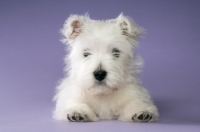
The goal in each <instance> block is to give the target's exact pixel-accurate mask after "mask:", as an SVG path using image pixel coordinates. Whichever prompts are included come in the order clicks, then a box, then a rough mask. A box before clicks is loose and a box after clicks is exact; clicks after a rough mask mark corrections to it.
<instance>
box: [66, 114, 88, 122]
mask: <svg viewBox="0 0 200 132" xmlns="http://www.w3.org/2000/svg"><path fill="white" fill-rule="evenodd" d="M67 119H68V120H69V121H71V122H86V121H89V119H88V117H87V115H84V114H80V113H73V114H67Z"/></svg>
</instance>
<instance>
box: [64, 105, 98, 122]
mask: <svg viewBox="0 0 200 132" xmlns="http://www.w3.org/2000/svg"><path fill="white" fill-rule="evenodd" d="M66 117H67V120H68V121H71V122H87V121H97V120H98V118H97V116H96V115H95V114H94V112H93V111H92V109H91V108H90V107H89V106H87V105H85V104H79V105H76V106H73V107H71V108H69V109H68V110H67V111H66Z"/></svg>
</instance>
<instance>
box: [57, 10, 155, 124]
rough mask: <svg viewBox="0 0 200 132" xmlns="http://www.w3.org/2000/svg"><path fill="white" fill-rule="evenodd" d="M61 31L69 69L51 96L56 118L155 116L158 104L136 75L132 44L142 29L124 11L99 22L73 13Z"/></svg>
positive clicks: (140, 119)
mask: <svg viewBox="0 0 200 132" xmlns="http://www.w3.org/2000/svg"><path fill="white" fill-rule="evenodd" d="M61 31H62V34H63V35H64V38H63V40H62V41H63V43H64V44H66V45H67V50H68V55H67V56H66V59H65V63H66V68H65V72H66V73H67V74H66V77H65V78H64V79H63V80H61V82H60V85H59V86H58V87H57V93H56V95H55V97H54V100H55V101H56V108H55V111H54V118H55V119H58V120H65V121H72V122H85V121H98V120H99V119H118V120H122V121H134V122H151V121H156V120H157V119H158V111H157V108H156V106H155V105H154V104H153V102H152V101H151V99H150V96H149V94H148V92H147V91H146V90H145V89H144V88H143V86H142V85H141V83H140V81H139V80H138V79H137V77H136V75H137V74H138V67H139V65H140V64H141V62H142V61H141V59H138V56H137V55H136V53H135V51H134V48H135V46H136V45H137V39H138V37H139V35H140V34H141V33H142V31H143V30H142V28H140V27H139V26H137V25H136V24H135V23H134V22H133V21H132V20H131V19H130V18H128V17H126V16H124V15H123V14H120V15H119V16H118V17H117V18H116V19H110V20H102V21H101V20H91V19H90V18H89V16H88V15H84V16H79V15H71V16H70V17H69V18H68V19H67V20H66V22H65V24H64V27H63V29H62V30H61Z"/></svg>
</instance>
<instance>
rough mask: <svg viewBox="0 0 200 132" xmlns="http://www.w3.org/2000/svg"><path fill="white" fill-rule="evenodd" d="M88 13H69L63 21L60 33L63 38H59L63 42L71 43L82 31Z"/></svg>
mask: <svg viewBox="0 0 200 132" xmlns="http://www.w3.org/2000/svg"><path fill="white" fill-rule="evenodd" d="M86 19H89V17H88V15H87V14H86V15H85V16H78V15H71V16H70V17H69V18H68V19H67V20H66V21H65V23H64V26H63V29H61V33H62V34H63V36H64V38H63V39H62V40H61V41H62V42H63V43H69V44H71V43H73V41H74V40H76V38H77V37H78V36H79V35H80V34H81V33H82V31H83V28H84V24H85V22H86Z"/></svg>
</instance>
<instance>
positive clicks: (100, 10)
mask: <svg viewBox="0 0 200 132" xmlns="http://www.w3.org/2000/svg"><path fill="white" fill-rule="evenodd" d="M85 12H89V14H90V17H91V18H93V19H109V18H114V17H116V16H117V15H118V14H119V13H120V12H124V14H125V15H128V16H130V17H132V18H133V19H134V20H135V21H136V23H138V24H139V25H140V26H142V27H144V28H145V29H146V31H147V33H146V34H145V38H144V39H141V40H140V43H141V45H140V46H139V48H138V52H139V54H140V55H141V56H142V57H143V58H144V60H145V63H146V64H145V67H144V70H143V74H142V81H143V83H144V86H145V87H146V88H147V89H148V91H149V92H150V94H151V96H152V98H153V100H154V101H155V103H156V105H157V106H158V108H159V111H160V120H159V121H158V122H154V123H130V122H121V121H108V120H102V121H99V122H90V123H68V122H61V121H56V120H54V119H52V118H51V116H52V111H53V108H54V104H53V103H52V101H51V100H52V97H53V95H54V92H55V86H56V85H57V82H58V80H59V79H60V78H62V77H63V71H62V69H63V67H64V63H63V58H64V55H65V51H64V45H62V44H61V43H60V42H59V39H60V38H61V35H60V34H59V29H60V28H61V27H62V25H63V23H64V20H65V19H66V18H67V17H68V16H69V14H84V13H85ZM199 42H200V1H199V0H132V1H131V0H129V1H128V0H121V1H114V0H110V1H108V0H93V1H92V0H87V1H83V0H79V1H76V0H34V1H28V0H16V1H14V0H1V1H0V131H1V132H27V131H29V132H47V131H48V132H55V131H57V132H58V131H59V132H66V131H68V132H69V131H77V130H80V131H97V132H103V131H104V132H105V131H106V130H107V131H110V132H111V131H113V132H114V131H115V132H120V131H148V132H153V131H162V132H165V131H166V132H168V131H182V132H186V131H188V132H197V131H200V103H199V102H200V43H199Z"/></svg>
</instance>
